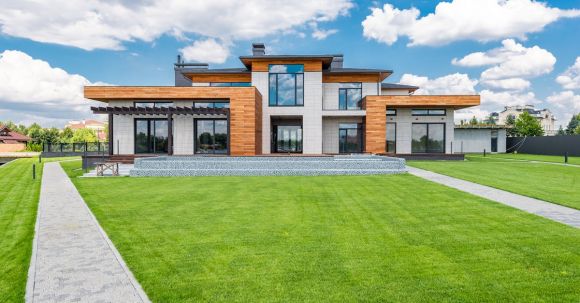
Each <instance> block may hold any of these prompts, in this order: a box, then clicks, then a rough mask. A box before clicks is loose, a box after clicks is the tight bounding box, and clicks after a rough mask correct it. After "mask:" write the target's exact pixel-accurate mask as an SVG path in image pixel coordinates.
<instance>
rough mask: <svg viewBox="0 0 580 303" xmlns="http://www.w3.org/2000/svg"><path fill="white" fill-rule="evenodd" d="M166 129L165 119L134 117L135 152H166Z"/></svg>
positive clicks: (167, 147)
mask: <svg viewBox="0 0 580 303" xmlns="http://www.w3.org/2000/svg"><path fill="white" fill-rule="evenodd" d="M168 130H169V127H168V122H167V119H135V153H136V154H166V153H167V152H168V150H169V144H168V141H169V140H168V139H169V137H168Z"/></svg>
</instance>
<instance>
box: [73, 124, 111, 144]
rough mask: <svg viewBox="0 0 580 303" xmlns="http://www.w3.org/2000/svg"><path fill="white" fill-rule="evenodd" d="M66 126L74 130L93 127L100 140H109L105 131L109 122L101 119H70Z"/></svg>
mask: <svg viewBox="0 0 580 303" xmlns="http://www.w3.org/2000/svg"><path fill="white" fill-rule="evenodd" d="M65 127H68V128H70V129H73V130H74V129H81V128H88V129H92V130H93V131H95V134H96V135H97V138H98V139H99V141H105V140H107V134H106V133H105V129H106V127H107V123H104V122H101V121H97V120H81V121H69V122H68V124H67V125H66V126H65Z"/></svg>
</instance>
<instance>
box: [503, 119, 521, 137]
mask: <svg viewBox="0 0 580 303" xmlns="http://www.w3.org/2000/svg"><path fill="white" fill-rule="evenodd" d="M505 126H506V127H507V135H508V136H510V137H516V136H518V135H519V134H518V130H517V129H516V118H515V117H514V115H509V116H507V119H506V120H505Z"/></svg>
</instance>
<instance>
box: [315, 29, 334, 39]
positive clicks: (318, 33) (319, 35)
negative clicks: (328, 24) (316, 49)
mask: <svg viewBox="0 0 580 303" xmlns="http://www.w3.org/2000/svg"><path fill="white" fill-rule="evenodd" d="M336 33H338V30H337V29H328V30H324V29H316V30H314V31H313V32H312V37H313V38H315V39H316V40H324V39H326V37H328V36H330V35H334V34H336Z"/></svg>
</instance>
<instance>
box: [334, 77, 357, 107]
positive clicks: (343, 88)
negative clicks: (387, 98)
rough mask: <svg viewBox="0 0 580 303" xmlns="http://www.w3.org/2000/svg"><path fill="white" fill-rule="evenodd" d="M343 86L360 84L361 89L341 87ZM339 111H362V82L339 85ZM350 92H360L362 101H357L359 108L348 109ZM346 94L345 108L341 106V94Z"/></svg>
mask: <svg viewBox="0 0 580 303" xmlns="http://www.w3.org/2000/svg"><path fill="white" fill-rule="evenodd" d="M342 84H360V87H340V86H341V85H342ZM338 85H339V87H338V110H362V109H363V106H362V99H363V90H362V82H343V83H339V84H338ZM349 90H358V91H360V100H358V101H357V103H359V106H358V107H357V108H348V91H349ZM342 91H344V92H345V104H344V105H345V107H344V108H343V107H342V106H341V104H340V93H341V92H342Z"/></svg>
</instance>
